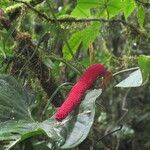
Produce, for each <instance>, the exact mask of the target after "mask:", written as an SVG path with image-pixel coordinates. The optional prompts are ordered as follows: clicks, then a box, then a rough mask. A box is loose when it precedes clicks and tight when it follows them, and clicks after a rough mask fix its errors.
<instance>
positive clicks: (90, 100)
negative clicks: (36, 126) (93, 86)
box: [60, 90, 102, 149]
mask: <svg viewBox="0 0 150 150" xmlns="http://www.w3.org/2000/svg"><path fill="white" fill-rule="evenodd" d="M101 92H102V91H101V90H93V91H90V92H88V93H87V95H86V96H85V99H84V100H83V101H82V103H81V105H80V107H79V110H78V111H79V112H75V113H74V114H72V115H71V116H70V117H69V118H67V119H66V120H64V121H63V122H62V123H64V124H63V126H62V129H61V132H60V134H62V136H63V137H64V138H65V142H64V144H63V145H61V148H63V149H64V148H73V147H76V146H77V145H78V144H80V143H81V142H82V141H83V140H84V139H85V138H86V137H87V135H88V133H89V131H90V129H91V126H92V124H93V121H94V116H95V100H96V99H97V98H98V96H100V94H101Z"/></svg>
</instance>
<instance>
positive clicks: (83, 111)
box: [0, 75, 102, 149]
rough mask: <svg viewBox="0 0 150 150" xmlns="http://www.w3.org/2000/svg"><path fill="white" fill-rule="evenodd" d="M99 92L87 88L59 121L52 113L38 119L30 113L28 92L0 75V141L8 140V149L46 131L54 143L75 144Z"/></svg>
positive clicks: (87, 126) (83, 133) (85, 131)
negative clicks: (59, 121)
mask: <svg viewBox="0 0 150 150" xmlns="http://www.w3.org/2000/svg"><path fill="white" fill-rule="evenodd" d="M101 92H102V91H101V90H93V91H90V92H88V93H87V95H86V96H85V98H84V100H83V101H82V103H81V105H80V106H79V108H77V109H76V110H75V111H74V112H73V113H72V114H71V115H70V116H69V117H68V118H66V119H65V120H63V121H62V122H61V123H58V122H56V120H55V119H54V118H53V117H52V118H50V119H48V120H45V121H43V122H41V123H40V122H36V121H34V120H33V119H32V117H31V112H30V109H29V108H30V106H31V95H29V94H28V93H27V92H26V91H24V89H22V87H20V85H19V84H18V83H17V82H16V80H15V79H14V78H12V77H10V76H5V75H1V76H0V108H1V110H0V114H1V116H0V121H1V122H0V141H7V140H9V141H10V143H9V145H6V149H10V148H12V147H13V146H15V145H16V144H17V143H18V142H21V141H23V140H25V139H28V138H30V137H33V136H35V135H45V134H46V135H47V136H48V137H49V138H50V140H51V141H53V142H52V144H54V145H55V146H57V147H60V148H62V149H64V148H72V147H75V146H77V145H78V144H79V143H81V142H82V141H83V140H84V139H85V138H86V137H87V136H88V133H89V131H90V128H91V126H92V124H93V121H94V116H95V100H96V99H97V97H98V96H100V94H101ZM57 123H58V124H57Z"/></svg>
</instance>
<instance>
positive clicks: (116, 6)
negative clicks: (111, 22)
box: [99, 0, 122, 19]
mask: <svg viewBox="0 0 150 150" xmlns="http://www.w3.org/2000/svg"><path fill="white" fill-rule="evenodd" d="M121 4H122V1H121V0H108V1H102V2H101V4H100V12H99V17H102V18H109V19H110V18H112V17H114V16H116V15H118V14H119V13H120V11H121Z"/></svg>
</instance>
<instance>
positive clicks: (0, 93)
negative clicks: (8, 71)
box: [0, 75, 33, 121]
mask: <svg viewBox="0 0 150 150" xmlns="http://www.w3.org/2000/svg"><path fill="white" fill-rule="evenodd" d="M32 101H33V98H32V96H31V95H29V94H28V93H27V91H26V90H25V89H23V88H21V86H20V85H19V84H18V83H17V81H16V80H15V79H14V78H13V77H10V76H8V75H0V121H7V120H18V119H24V120H32V117H31V112H30V105H31V103H32Z"/></svg>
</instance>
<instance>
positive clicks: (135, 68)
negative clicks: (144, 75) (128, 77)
mask: <svg viewBox="0 0 150 150" xmlns="http://www.w3.org/2000/svg"><path fill="white" fill-rule="evenodd" d="M137 69H139V67H133V68H129V69H125V70H121V71H118V72H116V73H114V74H113V77H114V76H116V75H118V74H120V73H124V72H128V71H132V70H137Z"/></svg>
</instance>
